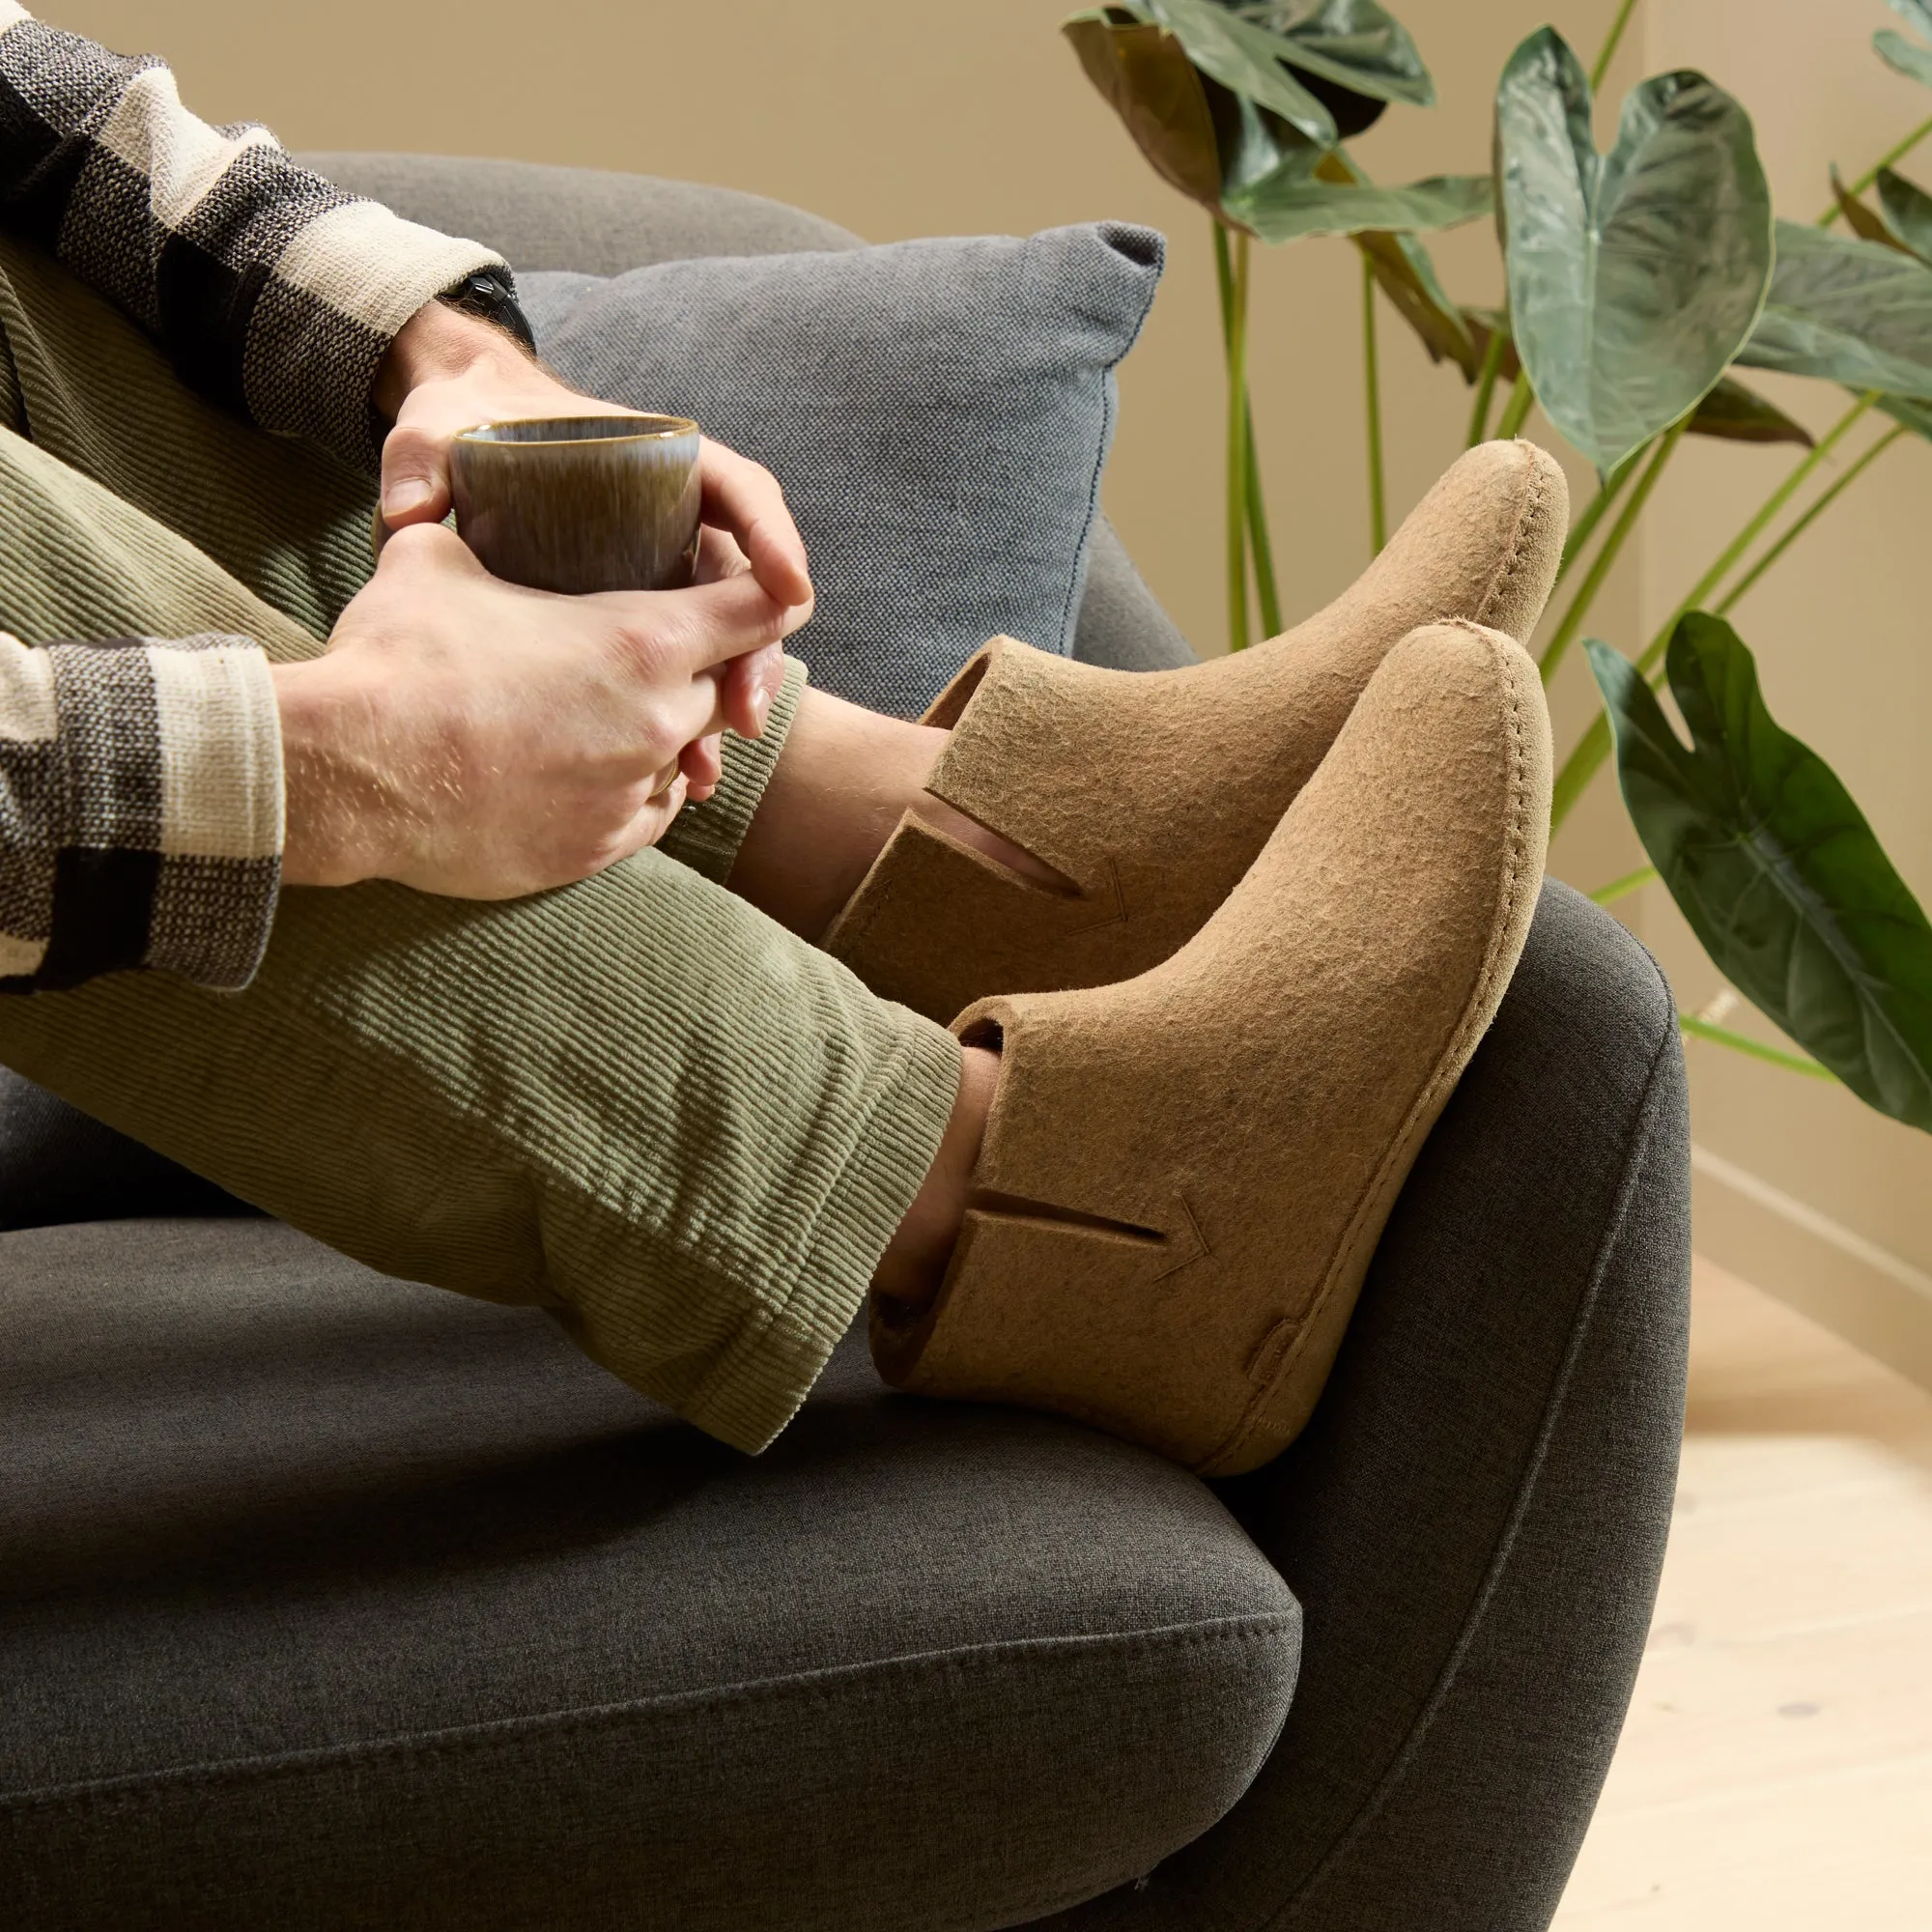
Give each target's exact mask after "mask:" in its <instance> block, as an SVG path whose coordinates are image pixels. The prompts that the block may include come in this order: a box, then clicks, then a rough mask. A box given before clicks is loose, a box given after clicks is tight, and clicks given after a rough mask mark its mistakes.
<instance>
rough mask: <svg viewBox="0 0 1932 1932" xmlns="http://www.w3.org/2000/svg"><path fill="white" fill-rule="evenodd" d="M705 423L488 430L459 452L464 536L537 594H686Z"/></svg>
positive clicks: (587, 420) (452, 465)
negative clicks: (679, 591) (683, 591)
mask: <svg viewBox="0 0 1932 1932" xmlns="http://www.w3.org/2000/svg"><path fill="white" fill-rule="evenodd" d="M700 440H701V439H700V438H699V435H698V429H697V425H696V423H695V422H691V421H688V420H687V419H686V418H685V417H683V416H647V415H636V416H555V417H545V418H541V419H530V420H526V421H522V422H496V423H484V424H481V425H480V426H479V427H477V428H475V429H468V430H464V431H463V432H462V433H461V434H460V435H459V436H458V437H457V439H456V440H455V442H454V444H453V445H452V446H451V449H450V457H449V482H450V493H451V495H452V496H453V497H455V499H456V528H457V532H458V534H459V535H460V536H461V537H462V538H463V541H464V542H465V543H467V544H468V545H469V548H470V549H471V550H472V551H474V552H475V553H476V555H477V557H478V559H479V560H480V561H481V563H482V565H483V567H484V569H486V570H487V571H489V572H490V574H491V575H492V576H493V577H500V578H503V579H504V580H505V581H506V582H511V583H526V584H528V585H529V586H530V587H531V588H532V589H535V590H561V591H564V592H567V593H569V594H570V595H573V596H582V595H583V594H585V593H587V592H589V591H593V590H677V589H681V588H682V587H683V586H684V585H685V584H687V583H689V582H691V581H692V573H693V570H694V569H695V567H696V561H697V520H698V496H699V481H698V468H697V456H698V444H699V441H700Z"/></svg>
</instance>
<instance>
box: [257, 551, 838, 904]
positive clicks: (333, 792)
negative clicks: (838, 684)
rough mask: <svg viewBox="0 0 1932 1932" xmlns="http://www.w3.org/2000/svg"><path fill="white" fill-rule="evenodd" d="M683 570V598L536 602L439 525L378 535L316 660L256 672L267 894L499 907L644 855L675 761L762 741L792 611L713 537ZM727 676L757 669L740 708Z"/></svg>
mask: <svg viewBox="0 0 1932 1932" xmlns="http://www.w3.org/2000/svg"><path fill="white" fill-rule="evenodd" d="M700 564H701V569H702V574H703V575H704V576H705V578H706V579H707V580H708V581H706V582H700V583H698V584H696V586H694V587H693V588H691V589H689V590H669V591H612V592H607V593H604V594H602V595H599V596H594V597H557V596H554V595H552V594H550V593H549V592H547V591H541V590H525V589H522V588H520V587H518V586H516V585H514V584H508V583H503V582H499V581H498V580H497V579H496V578H494V577H492V576H490V574H489V573H488V572H487V571H486V570H484V568H483V566H482V565H481V564H480V563H478V562H477V561H476V559H475V558H474V557H473V556H472V555H471V554H470V553H469V550H468V549H467V548H466V547H465V545H464V544H463V542H462V541H461V539H460V538H458V537H457V536H456V535H455V533H454V532H453V531H450V530H447V529H444V528H442V527H441V526H440V525H435V524H432V525H429V526H424V527H420V528H406V529H403V530H401V531H399V532H397V533H396V535H395V536H393V537H392V538H391V539H390V541H389V543H388V544H387V545H386V546H385V547H384V552H383V555H382V559H381V561H380V563H379V564H378V565H377V569H376V575H375V577H374V578H373V579H372V580H371V581H370V582H369V583H368V584H367V585H366V586H365V587H364V588H363V589H362V590H361V591H360V592H359V593H358V594H357V596H356V597H355V599H354V601H353V602H352V603H351V604H350V605H349V607H348V608H347V609H346V610H345V611H343V613H342V616H341V618H340V620H339V621H338V622H337V624H336V626H335V630H334V633H333V635H332V636H331V638H330V639H329V644H328V649H327V652H326V653H325V654H324V655H323V656H322V657H319V658H315V659H311V660H310V661H308V662H307V663H304V664H297V665H280V666H277V667H276V668H275V673H274V676H275V685H276V695H277V697H278V699H279V702H280V708H281V720H282V744H283V759H284V769H285V771H286V774H287V787H288V830H287V837H286V841H285V845H284V850H283V860H282V871H283V877H284V879H285V880H286V881H287V882H288V883H289V884H291V885H318V886H320V885H351V884H354V883H355V882H356V881H358V880H361V879H371V878H382V879H395V880H399V881H401V882H402V883H403V884H405V885H410V886H415V887H417V888H419V889H420V890H421V891H424V892H431V893H445V894H450V895H456V896H458V897H464V898H486V899H487V898H513V897H517V896H519V895H522V894H525V893H532V892H540V891H543V890H545V889H546V888H548V887H552V886H560V885H567V884H569V883H571V882H572V881H574V880H577V879H582V878H586V877H588V876H589V875H590V874H591V873H593V872H597V871H600V870H602V869H603V867H606V866H609V865H611V864H612V863H613V862H614V861H616V860H618V859H621V858H625V857H627V856H629V855H630V854H631V853H633V852H636V851H638V850H639V849H640V848H641V847H643V846H645V845H649V844H651V843H653V842H655V840H656V839H658V838H661V837H662V836H663V834H664V832H665V830H666V828H667V827H668V825H669V824H670V821H671V820H672V819H673V818H674V817H675V816H676V815H677V812H678V810H679V809H680V808H681V807H682V805H683V804H684V802H685V799H686V797H687V796H688V795H689V793H690V791H691V790H692V786H693V781H692V778H691V776H690V769H689V767H690V764H691V762H692V760H693V756H694V753H693V748H694V747H697V748H702V747H703V746H704V745H705V744H706V743H707V742H711V743H713V744H714V745H715V737H716V734H717V733H718V732H720V731H722V730H723V729H724V728H725V726H726V725H729V726H730V727H731V729H733V730H735V731H738V732H740V733H742V734H743V735H745V736H747V737H756V736H757V735H759V733H760V732H761V731H762V730H763V728H764V722H765V715H766V713H767V712H768V711H769V709H770V705H771V700H772V697H773V696H775V695H776V693H777V690H778V681H779V676H780V675H781V668H782V667H781V659H780V657H779V652H778V646H779V644H780V643H781V640H782V639H784V638H785V637H786V636H787V635H789V633H790V632H792V631H794V630H796V629H797V628H798V626H799V625H800V624H802V623H803V622H804V621H805V617H806V615H807V613H808V611H809V610H810V606H809V605H806V606H800V605H789V606H788V605H785V604H783V603H781V602H779V601H778V600H776V599H774V598H773V597H771V596H770V595H768V594H767V593H766V591H765V589H764V588H763V586H762V585H761V584H760V583H759V582H758V580H757V578H756V577H755V575H754V574H753V572H752V571H751V570H750V569H748V568H747V567H745V564H744V561H743V559H742V557H740V556H738V555H737V554H736V551H735V547H733V546H731V545H730V544H729V541H728V539H724V538H721V537H719V536H718V535H717V533H716V532H710V531H708V532H706V534H705V538H704V541H703V546H702V549H701V551H700ZM734 660H737V661H749V662H751V663H753V664H754V665H761V666H764V667H766V671H765V673H764V675H763V676H762V678H761V680H760V681H759V682H758V683H757V685H756V686H755V687H754V688H753V689H750V690H745V689H741V688H740V687H739V684H738V683H737V682H731V683H729V684H728V685H727V682H726V681H725V680H724V679H723V678H722V677H721V671H722V668H723V667H725V666H726V665H728V664H731V663H732V662H733V661H734Z"/></svg>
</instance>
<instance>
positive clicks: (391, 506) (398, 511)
mask: <svg viewBox="0 0 1932 1932" xmlns="http://www.w3.org/2000/svg"><path fill="white" fill-rule="evenodd" d="M435 495H436V492H435V491H434V490H432V489H431V488H430V486H429V485H428V484H427V483H425V482H424V481H423V479H422V478H421V477H420V476H405V477H403V478H402V480H401V481H400V482H396V483H391V484H390V485H389V487H388V489H387V491H385V492H384V497H383V514H384V516H385V517H405V516H408V515H409V513H410V512H411V511H412V510H414V509H419V508H420V507H421V506H422V505H423V504H424V503H427V502H428V501H429V499H430V498H431V497H433V496H435Z"/></svg>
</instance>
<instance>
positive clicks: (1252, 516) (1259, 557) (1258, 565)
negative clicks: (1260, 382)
mask: <svg viewBox="0 0 1932 1932" xmlns="http://www.w3.org/2000/svg"><path fill="white" fill-rule="evenodd" d="M1246 414H1247V432H1248V434H1247V479H1246V481H1247V497H1248V548H1249V549H1250V550H1251V551H1252V552H1253V554H1254V560H1255V598H1256V601H1257V602H1258V603H1259V604H1260V605H1261V607H1262V636H1263V637H1264V638H1278V637H1280V635H1281V633H1282V628H1283V626H1282V621H1281V591H1280V589H1279V588H1278V587H1277V585H1276V583H1275V576H1274V545H1273V543H1272V542H1271V541H1270V539H1269V537H1268V520H1267V503H1266V501H1265V500H1264V498H1263V496H1262V468H1261V459H1260V458H1259V457H1258V456H1257V455H1256V453H1255V406H1254V401H1253V398H1252V397H1250V398H1249V400H1248V405H1247V412H1246Z"/></svg>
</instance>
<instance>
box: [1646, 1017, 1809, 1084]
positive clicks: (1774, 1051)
mask: <svg viewBox="0 0 1932 1932" xmlns="http://www.w3.org/2000/svg"><path fill="white" fill-rule="evenodd" d="M1677 1024H1678V1026H1679V1027H1680V1028H1681V1029H1682V1030H1683V1031H1684V1032H1685V1033H1686V1034H1688V1035H1689V1036H1690V1037H1691V1038H1692V1039H1708V1040H1709V1041H1711V1043H1712V1044H1713V1045H1715V1046H1728V1047H1729V1048H1730V1049H1731V1051H1732V1052H1733V1053H1747V1054H1749V1055H1750V1057H1751V1058H1752V1059H1753V1060H1764V1061H1769V1062H1770V1064H1771V1065H1773V1066H1781V1067H1783V1068H1784V1069H1785V1071H1786V1072H1788V1073H1803V1074H1804V1075H1805V1076H1806V1077H1807V1078H1809V1079H1812V1080H1833V1081H1835V1080H1836V1079H1837V1077H1838V1076H1837V1075H1836V1074H1835V1073H1833V1071H1832V1069H1831V1068H1830V1067H1829V1066H1823V1065H1819V1063H1818V1062H1817V1061H1815V1060H1812V1059H1811V1058H1809V1057H1808V1056H1807V1055H1805V1054H1802V1053H1786V1052H1785V1051H1784V1050H1783V1048H1782V1047H1776V1046H1767V1045H1765V1043H1764V1042H1763V1041H1762V1040H1759V1039H1752V1038H1751V1037H1750V1036H1749V1035H1748V1034H1742V1033H1733V1032H1732V1031H1731V1029H1730V1028H1729V1027H1720V1026H1714V1025H1712V1023H1711V1022H1710V1021H1709V1020H1700V1019H1699V1018H1698V1017H1697V1016H1696V1014H1695V1013H1679V1014H1678V1015H1677Z"/></svg>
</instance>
